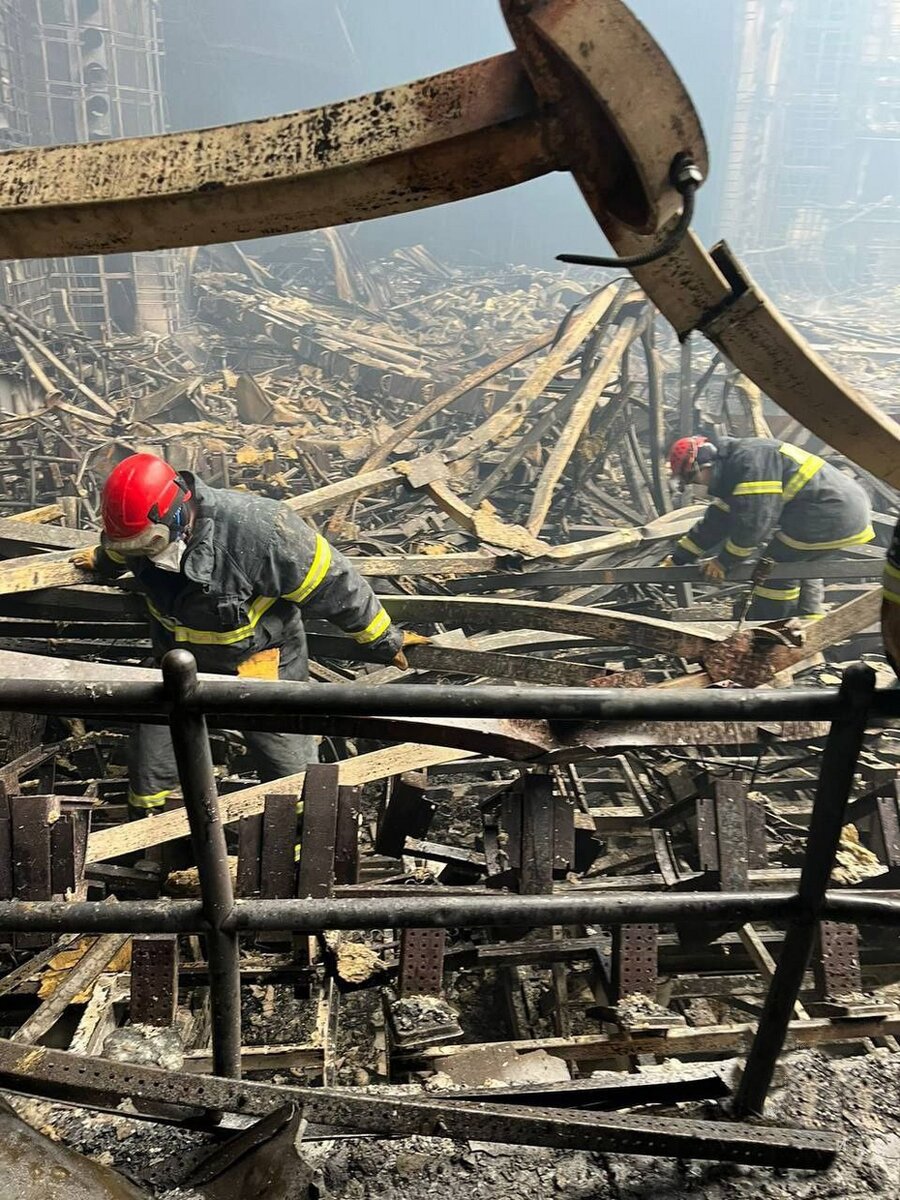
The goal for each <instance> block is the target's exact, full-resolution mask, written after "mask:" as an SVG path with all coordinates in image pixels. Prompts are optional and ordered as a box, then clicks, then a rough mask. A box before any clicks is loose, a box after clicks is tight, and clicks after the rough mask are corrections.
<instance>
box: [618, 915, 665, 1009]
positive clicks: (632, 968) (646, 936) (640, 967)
mask: <svg viewBox="0 0 900 1200" xmlns="http://www.w3.org/2000/svg"><path fill="white" fill-rule="evenodd" d="M612 932H613V937H612V965H611V978H612V985H613V991H614V997H613V999H614V1001H615V1002H616V1003H618V1002H619V1001H620V1000H624V999H625V998H626V997H627V996H634V995H642V996H650V997H651V999H652V998H654V997H655V996H656V962H657V960H656V938H657V932H658V930H657V927H656V925H620V926H618V928H616V929H614V930H613V931H612Z"/></svg>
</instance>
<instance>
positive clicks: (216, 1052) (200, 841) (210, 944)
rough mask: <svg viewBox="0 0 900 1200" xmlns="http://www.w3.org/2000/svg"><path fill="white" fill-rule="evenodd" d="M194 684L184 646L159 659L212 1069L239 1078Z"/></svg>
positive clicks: (216, 844) (222, 890) (218, 842)
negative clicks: (189, 850) (195, 885)
mask: <svg viewBox="0 0 900 1200" xmlns="http://www.w3.org/2000/svg"><path fill="white" fill-rule="evenodd" d="M196 687H197V664H196V662H195V661H194V657H193V655H192V654H188V653H187V651H185V650H172V651H171V652H170V653H169V654H167V655H166V657H165V659H164V660H163V688H164V691H165V694H166V698H167V701H168V704H169V707H170V716H169V728H170V730H171V733H172V745H173V746H174V748H175V761H176V763H177V764H178V776H179V779H180V781H181V791H182V795H183V796H184V807H185V809H186V810H187V816H188V821H189V823H190V827H191V845H192V847H193V851H194V859H195V861H196V863H197V871H198V875H199V879H200V894H201V911H202V914H203V923H204V926H205V928H204V933H205V934H206V947H207V959H208V961H209V989H210V1006H211V1008H212V1044H213V1070H214V1072H215V1073H216V1074H217V1075H225V1076H229V1077H230V1078H232V1079H240V1076H241V976H240V959H239V950H238V939H237V935H236V933H235V932H234V930H233V929H232V930H229V929H226V928H225V925H226V922H227V920H228V918H229V917H230V916H231V913H232V910H233V909H234V890H233V888H232V885H231V875H230V872H229V868H228V850H227V848H226V846H225V828H224V826H223V825H222V820H221V817H220V816H219V801H218V796H217V795H216V777H215V773H214V771H213V761H212V754H211V751H210V745H209V734H208V733H207V729H206V718H205V717H204V715H203V713H202V712H198V711H197V710H196V709H194V710H190V709H189V708H188V707H187V706H188V703H189V701H190V699H191V696H192V694H193V692H194V691H195V689H196Z"/></svg>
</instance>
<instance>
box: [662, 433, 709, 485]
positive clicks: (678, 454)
mask: <svg viewBox="0 0 900 1200" xmlns="http://www.w3.org/2000/svg"><path fill="white" fill-rule="evenodd" d="M706 445H711V443H710V440H709V438H706V437H683V438H679V439H678V441H677V442H675V443H673V445H672V448H671V449H670V451H669V468H670V469H671V471H672V474H673V475H675V476H676V477H677V478H678V479H687V478H688V477H689V475H690V474H691V472H692V471H693V469H694V467H695V466H696V463H697V451H698V450H699V449H700V447H701V446H706Z"/></svg>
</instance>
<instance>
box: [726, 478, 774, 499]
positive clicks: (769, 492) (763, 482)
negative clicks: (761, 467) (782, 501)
mask: <svg viewBox="0 0 900 1200" xmlns="http://www.w3.org/2000/svg"><path fill="white" fill-rule="evenodd" d="M781 492H782V483H781V480H780V479H751V480H749V481H748V482H747V483H739V484H738V485H737V487H736V488H735V489H734V491H733V492H732V493H731V494H732V496H780V495H781Z"/></svg>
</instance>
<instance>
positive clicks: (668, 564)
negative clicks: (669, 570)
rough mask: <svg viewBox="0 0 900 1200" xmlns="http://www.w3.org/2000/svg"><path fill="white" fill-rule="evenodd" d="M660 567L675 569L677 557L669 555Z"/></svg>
mask: <svg viewBox="0 0 900 1200" xmlns="http://www.w3.org/2000/svg"><path fill="white" fill-rule="evenodd" d="M659 565H660V566H661V567H674V566H675V555H674V554H667V555H666V557H665V558H664V559H663V560H662V562H661V563H660V564H659Z"/></svg>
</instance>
